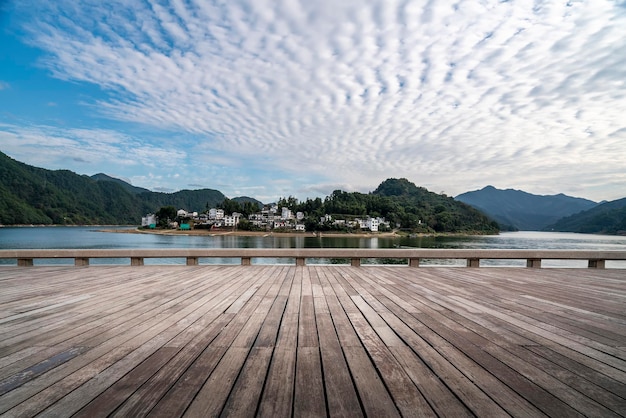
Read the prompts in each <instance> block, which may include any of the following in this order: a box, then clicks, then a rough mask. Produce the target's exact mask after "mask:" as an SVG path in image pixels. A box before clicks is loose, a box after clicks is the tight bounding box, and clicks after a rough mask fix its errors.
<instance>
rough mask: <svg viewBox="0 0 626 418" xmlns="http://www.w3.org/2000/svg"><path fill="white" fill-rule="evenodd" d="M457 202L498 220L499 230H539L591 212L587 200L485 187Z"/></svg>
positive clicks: (589, 201) (590, 206)
mask: <svg viewBox="0 0 626 418" xmlns="http://www.w3.org/2000/svg"><path fill="white" fill-rule="evenodd" d="M456 199H457V200H459V201H461V202H464V203H467V204H468V205H472V206H474V207H476V208H478V209H480V210H482V211H484V212H485V213H486V214H488V215H489V216H491V217H492V218H493V219H495V220H496V221H498V223H499V224H500V225H501V226H502V228H503V229H517V230H525V231H539V230H542V229H544V228H545V227H546V226H548V225H550V224H553V223H555V222H556V221H558V220H559V219H561V218H563V217H565V216H569V215H572V214H574V213H578V212H580V211H584V210H587V209H591V208H592V207H594V206H596V205H597V203H595V202H592V201H591V200H587V199H581V198H577V197H571V196H566V195H564V194H557V195H551V196H540V195H534V194H530V193H527V192H524V191H521V190H513V189H507V190H500V189H496V188H495V187H493V186H487V187H485V188H483V189H481V190H476V191H472V192H467V193H463V194H460V195H458V196H457V197H456Z"/></svg>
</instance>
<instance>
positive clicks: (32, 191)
mask: <svg viewBox="0 0 626 418" xmlns="http://www.w3.org/2000/svg"><path fill="white" fill-rule="evenodd" d="M94 177H95V178H91V177H89V176H82V175H78V174H76V173H74V172H71V171H68V170H46V169H43V168H37V167H32V166H29V165H27V164H24V163H21V162H18V161H15V160H14V159H12V158H10V157H9V156H7V155H5V154H3V153H2V152H0V224H2V225H20V224H22V225H23V224H43V225H50V224H55V225H94V224H101V225H104V224H108V225H137V224H138V223H139V222H140V221H141V217H142V216H143V215H145V214H146V213H149V212H152V213H154V212H156V211H158V210H159V209H160V208H161V207H163V206H174V207H176V208H177V209H180V208H182V209H187V210H197V211H202V210H204V209H205V208H207V206H209V207H215V206H217V205H218V204H220V203H221V202H223V201H224V199H225V196H224V195H223V194H222V193H221V192H219V191H217V190H212V189H202V190H181V191H179V192H176V193H155V192H151V191H149V190H147V189H142V188H139V187H134V186H132V185H130V184H128V183H126V182H124V181H122V180H119V179H116V178H113V177H110V176H107V175H105V174H98V175H96V176H94Z"/></svg>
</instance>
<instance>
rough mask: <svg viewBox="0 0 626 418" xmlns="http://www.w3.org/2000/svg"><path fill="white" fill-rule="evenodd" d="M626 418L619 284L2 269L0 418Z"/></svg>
mask: <svg viewBox="0 0 626 418" xmlns="http://www.w3.org/2000/svg"><path fill="white" fill-rule="evenodd" d="M37 414H42V415H43V416H55V417H65V416H73V415H74V416H85V417H87V416H88V417H99V416H120V417H123V416H133V417H141V416H162V417H179V416H189V417H196V416H197V417H204V416H218V415H221V416H272V417H273V416H281V417H283V416H337V417H351V416H450V417H458V416H481V417H483V416H494V417H500V416H546V415H547V416H602V417H611V416H615V417H618V416H626V271H624V270H617V269H615V270H612V269H607V270H596V269H524V268H483V269H464V268H443V267H441V268H420V269H410V268H399V267H392V266H389V267H383V266H372V267H370V266H368V267H351V266H263V265H253V266H246V267H242V266H202V265H200V266H142V267H129V266H90V267H85V268H76V267H74V266H35V267H29V268H27V269H25V268H18V267H10V266H9V267H2V268H0V416H7V417H28V416H34V415H37Z"/></svg>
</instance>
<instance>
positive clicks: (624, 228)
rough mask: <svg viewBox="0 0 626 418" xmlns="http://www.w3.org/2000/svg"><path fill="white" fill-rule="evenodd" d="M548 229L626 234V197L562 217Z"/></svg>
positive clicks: (547, 228)
mask: <svg viewBox="0 0 626 418" xmlns="http://www.w3.org/2000/svg"><path fill="white" fill-rule="evenodd" d="M545 230H546V231H560V232H581V233H587V234H610V235H626V198H624V199H619V200H614V201H612V202H606V203H602V204H600V205H598V206H596V207H594V208H592V209H589V210H586V211H584V212H580V213H577V214H575V215H571V216H568V217H566V218H563V219H560V220H559V221H558V222H555V223H554V224H552V225H549V226H547V227H546V228H545Z"/></svg>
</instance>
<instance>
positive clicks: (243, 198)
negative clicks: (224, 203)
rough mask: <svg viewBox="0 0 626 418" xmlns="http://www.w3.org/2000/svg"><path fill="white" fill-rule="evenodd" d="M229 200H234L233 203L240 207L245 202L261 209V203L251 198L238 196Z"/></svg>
mask: <svg viewBox="0 0 626 418" xmlns="http://www.w3.org/2000/svg"><path fill="white" fill-rule="evenodd" d="M231 200H234V201H235V202H237V203H239V204H240V205H243V204H244V203H246V202H251V203H253V204H255V205H256V206H258V207H259V209H260V208H263V202H261V201H260V200H256V199H255V198H253V197H248V196H239V197H233V198H232V199H231Z"/></svg>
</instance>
